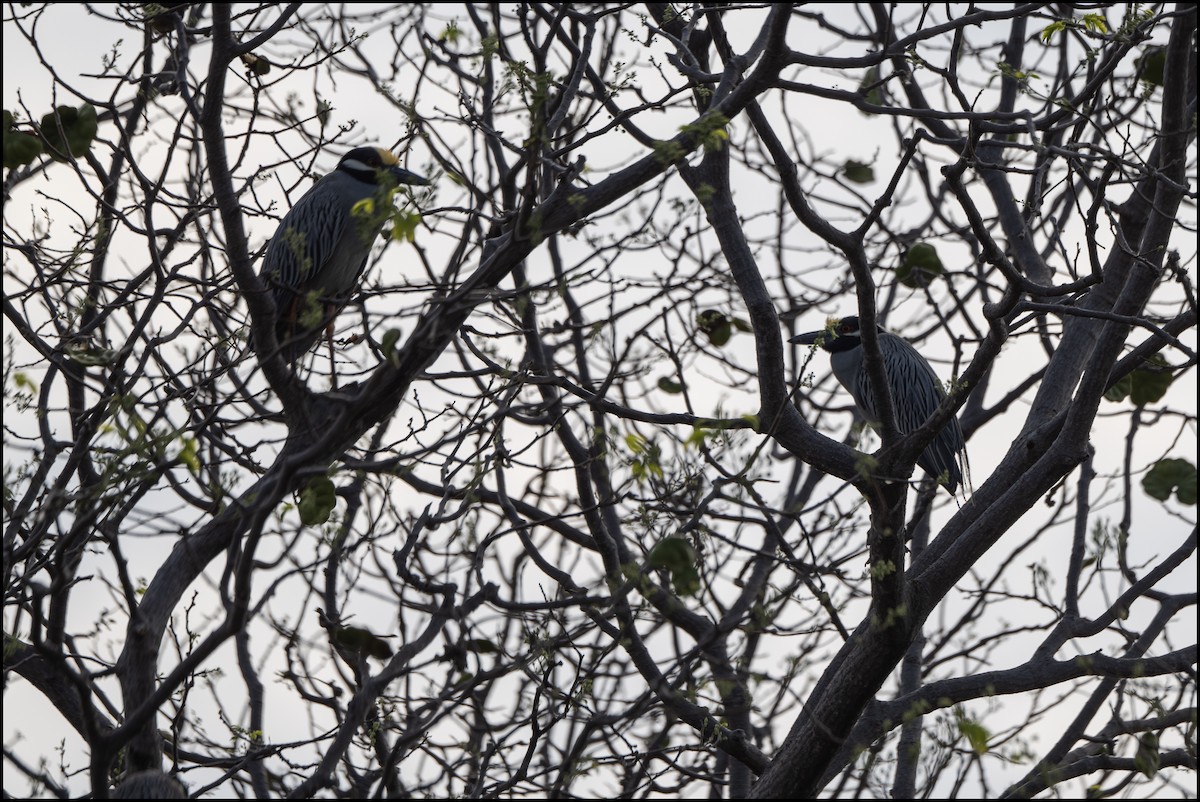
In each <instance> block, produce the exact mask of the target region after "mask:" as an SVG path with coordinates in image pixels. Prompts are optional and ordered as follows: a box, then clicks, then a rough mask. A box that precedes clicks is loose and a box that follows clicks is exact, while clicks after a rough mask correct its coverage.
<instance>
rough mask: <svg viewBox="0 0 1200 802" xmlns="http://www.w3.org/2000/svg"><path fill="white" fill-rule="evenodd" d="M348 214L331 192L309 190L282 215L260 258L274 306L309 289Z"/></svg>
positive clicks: (346, 222) (327, 262)
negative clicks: (273, 293)
mask: <svg viewBox="0 0 1200 802" xmlns="http://www.w3.org/2000/svg"><path fill="white" fill-rule="evenodd" d="M349 219H350V215H348V214H346V213H345V212H344V211H343V210H342V209H341V199H340V198H339V197H337V193H334V192H321V191H317V190H314V191H311V192H309V193H308V194H307V195H305V196H304V197H303V198H301V199H300V200H299V202H297V203H296V205H295V206H293V207H292V210H291V211H290V212H288V213H287V214H286V215H284V218H283V220H282V221H281V222H280V224H279V228H278V229H277V230H276V231H275V236H273V237H272V238H271V242H270V244H269V245H268V246H267V253H266V256H265V257H264V258H263V278H264V279H266V280H267V283H268V284H269V285H270V286H271V287H273V288H274V290H275V303H276V306H277V308H279V309H283V308H284V306H285V305H286V304H287V303H289V302H290V301H291V300H292V299H293V298H295V297H296V296H297V295H303V294H304V293H306V292H308V290H310V289H313V286H312V282H313V279H314V278H315V277H316V276H317V275H318V274H319V273H320V271H321V270H322V269H323V268H324V267H325V266H326V265H327V264H329V261H330V259H331V257H332V256H333V253H334V249H335V248H336V247H337V245H338V243H339V242H341V240H342V237H343V236H344V234H345V230H346V226H347V225H348V221H349Z"/></svg>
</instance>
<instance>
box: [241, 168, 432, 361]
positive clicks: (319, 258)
mask: <svg viewBox="0 0 1200 802" xmlns="http://www.w3.org/2000/svg"><path fill="white" fill-rule="evenodd" d="M427 183H429V182H428V181H426V180H425V179H424V178H422V177H421V176H419V175H417V174H416V173H411V172H409V171H408V170H405V169H403V168H402V167H400V166H399V164H398V161H397V159H396V156H395V154H393V153H392V152H391V151H388V150H384V149H383V148H355V149H354V150H352V151H350V152H349V153H347V154H346V155H345V156H343V157H342V160H341V161H339V162H338V165H337V168H336V169H335V170H334V171H333V172H332V173H330V174H329V175H327V176H325V177H324V178H322V179H321V180H320V181H318V182H317V183H316V184H314V185H313V187H312V189H310V190H309V191H308V192H306V193H305V194H304V197H302V198H300V200H299V201H297V202H296V205H295V206H293V207H292V208H291V211H289V212H288V213H287V214H286V215H284V217H283V220H282V221H281V222H280V223H279V228H278V229H277V230H276V231H275V236H273V237H271V242H270V244H269V245H267V254H266V256H264V257H263V263H262V270H261V271H260V275H261V277H262V279H263V283H264V284H266V285H267V287H268V288H270V289H271V290H272V291H273V293H274V297H275V336H276V338H277V339H278V340H279V345H280V352H281V353H282V354H283V357H284V359H286V360H287V361H289V362H294V361H296V360H297V359H298V358H300V357H301V356H303V355H304V354H305V353H307V352H308V349H309V348H311V347H312V345H313V343H314V342H316V341H317V339H319V338H320V336H321V331H322V330H323V329H325V328H327V327H329V328H332V326H333V320H334V318H335V317H337V314H338V312H340V311H341V309H342V307H343V306H345V304H346V302H347V301H348V300H349V299H350V296H351V294H353V292H354V289H355V288H356V287H357V286H358V279H359V277H360V276H361V275H362V272H363V268H364V267H366V265H367V258H368V257H369V256H370V255H371V246H372V245H373V244H374V242H375V240H376V238H377V237H378V236H379V232H380V230H381V229H382V228H383V224H384V223H385V222H387V220H388V219H389V217H390V212H391V206H392V193H393V191H394V190H395V188H396V187H397V186H398V185H400V184H427ZM250 345H251V347H252V348H253V347H254V343H253V341H251V344H250Z"/></svg>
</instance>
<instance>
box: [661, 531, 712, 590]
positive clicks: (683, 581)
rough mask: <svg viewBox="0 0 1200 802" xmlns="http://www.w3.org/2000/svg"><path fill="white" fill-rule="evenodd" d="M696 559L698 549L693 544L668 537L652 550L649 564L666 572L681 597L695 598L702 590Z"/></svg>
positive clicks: (678, 538)
mask: <svg viewBox="0 0 1200 802" xmlns="http://www.w3.org/2000/svg"><path fill="white" fill-rule="evenodd" d="M696 559H697V556H696V549H694V548H693V547H692V544H691V543H689V542H688V541H687V540H685V539H683V538H681V537H667V538H663V539H662V540H660V541H659V542H658V544H657V545H655V547H654V548H653V549H651V550H650V559H649V561H648V564H649V565H650V567H651V568H658V569H661V570H664V571H666V572H667V573H668V574H669V575H670V577H671V584H672V585H673V586H674V587H675V592H676V593H678V594H679V595H680V596H694V595H695V594H696V592H697V591H699V590H700V574H699V573H698V572H697V571H696Z"/></svg>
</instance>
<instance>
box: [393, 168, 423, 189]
mask: <svg viewBox="0 0 1200 802" xmlns="http://www.w3.org/2000/svg"><path fill="white" fill-rule="evenodd" d="M388 172H390V173H391V174H392V175H393V176H395V178H396V183H397V184H411V185H415V186H418V187H424V186H428V185H429V179H428V178H422V177H421V176H419V175H417V174H416V173H414V172H410V171H408V170H405V169H404V168H403V167H392V168H389V169H388Z"/></svg>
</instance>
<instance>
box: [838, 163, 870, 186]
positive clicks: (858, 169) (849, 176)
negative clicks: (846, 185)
mask: <svg viewBox="0 0 1200 802" xmlns="http://www.w3.org/2000/svg"><path fill="white" fill-rule="evenodd" d="M842 175H844V176H846V180H847V181H853V182H854V183H855V184H869V183H871V182H872V181H874V180H875V168H873V167H872V166H871V165H869V164H863V163H862V162H859V161H855V160H854V159H847V160H846V164H845V166H844V167H842Z"/></svg>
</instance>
